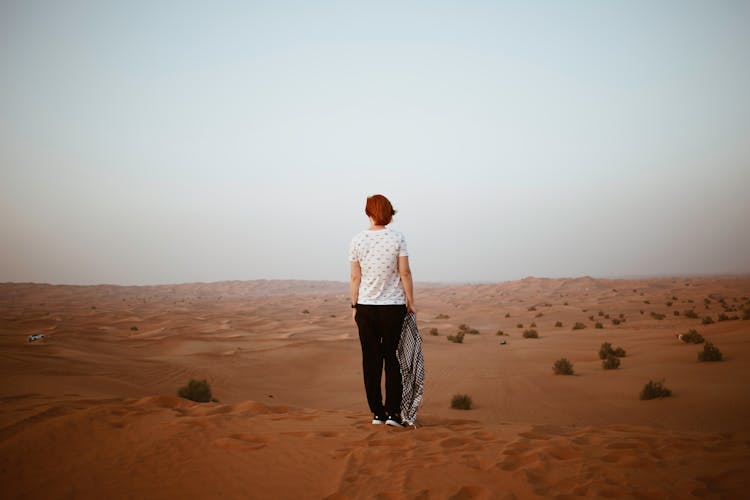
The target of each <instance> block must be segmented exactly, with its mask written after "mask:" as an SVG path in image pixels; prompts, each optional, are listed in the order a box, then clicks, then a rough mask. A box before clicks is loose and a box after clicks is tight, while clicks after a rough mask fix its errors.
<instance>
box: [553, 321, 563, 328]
mask: <svg viewBox="0 0 750 500" xmlns="http://www.w3.org/2000/svg"><path fill="white" fill-rule="evenodd" d="M555 326H556V327H561V326H563V324H562V321H555Z"/></svg>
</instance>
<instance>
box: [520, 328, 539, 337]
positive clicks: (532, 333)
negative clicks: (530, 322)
mask: <svg viewBox="0 0 750 500" xmlns="http://www.w3.org/2000/svg"><path fill="white" fill-rule="evenodd" d="M523 338H525V339H538V338H539V334H538V333H537V331H536V330H524V332H523Z"/></svg>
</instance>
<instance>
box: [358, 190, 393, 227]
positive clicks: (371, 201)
mask: <svg viewBox="0 0 750 500" xmlns="http://www.w3.org/2000/svg"><path fill="white" fill-rule="evenodd" d="M365 213H366V214H367V216H368V217H372V218H373V219H374V220H375V224H377V225H378V226H386V225H388V224H390V223H391V220H392V219H393V216H394V215H396V211H395V210H394V209H393V205H391V202H390V201H388V198H386V197H385V196H383V195H382V194H374V195H372V196H370V197H368V198H367V205H365Z"/></svg>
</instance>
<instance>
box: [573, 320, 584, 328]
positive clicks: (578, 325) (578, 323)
mask: <svg viewBox="0 0 750 500" xmlns="http://www.w3.org/2000/svg"><path fill="white" fill-rule="evenodd" d="M584 328H586V325H584V324H583V323H581V322H580V321H576V324H575V325H573V330H583V329H584Z"/></svg>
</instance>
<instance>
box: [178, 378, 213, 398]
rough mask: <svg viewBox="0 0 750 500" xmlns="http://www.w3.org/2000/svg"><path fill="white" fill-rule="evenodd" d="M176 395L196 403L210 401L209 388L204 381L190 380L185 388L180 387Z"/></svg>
mask: <svg viewBox="0 0 750 500" xmlns="http://www.w3.org/2000/svg"><path fill="white" fill-rule="evenodd" d="M177 395H178V396H179V397H181V398H185V399H189V400H191V401H197V402H198V403H208V402H209V401H211V399H212V398H211V387H210V386H209V385H208V382H206V381H205V380H195V379H190V382H188V384H187V385H186V386H185V387H180V390H179V391H177Z"/></svg>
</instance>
